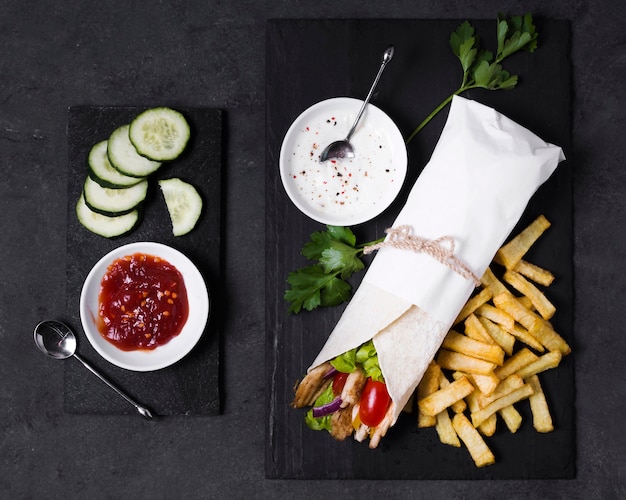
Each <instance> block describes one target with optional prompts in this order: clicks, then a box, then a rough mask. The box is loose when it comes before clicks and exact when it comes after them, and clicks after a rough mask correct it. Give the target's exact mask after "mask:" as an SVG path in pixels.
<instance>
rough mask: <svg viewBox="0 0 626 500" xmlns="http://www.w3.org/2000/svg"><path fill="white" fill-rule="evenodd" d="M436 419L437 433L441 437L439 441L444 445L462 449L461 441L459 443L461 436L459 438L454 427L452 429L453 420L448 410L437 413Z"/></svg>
mask: <svg viewBox="0 0 626 500" xmlns="http://www.w3.org/2000/svg"><path fill="white" fill-rule="evenodd" d="M435 418H436V419H437V424H436V425H435V429H436V431H437V435H438V436H439V441H441V442H442V443H443V444H449V445H450V446H454V447H456V448H460V447H461V441H459V436H457V434H456V431H455V430H454V427H452V420H451V419H450V414H449V413H448V410H447V409H446V410H443V411H442V412H440V413H437V416H436V417H435Z"/></svg>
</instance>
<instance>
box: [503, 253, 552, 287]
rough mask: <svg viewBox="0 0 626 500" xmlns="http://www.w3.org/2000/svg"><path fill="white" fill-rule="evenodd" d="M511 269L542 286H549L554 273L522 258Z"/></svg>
mask: <svg viewBox="0 0 626 500" xmlns="http://www.w3.org/2000/svg"><path fill="white" fill-rule="evenodd" d="M513 271H517V272H518V273H520V274H521V275H522V276H524V277H526V278H528V279H529V280H531V281H534V282H535V283H538V284H540V285H543V286H550V285H551V284H552V282H553V281H554V274H552V273H551V272H550V271H548V270H547V269H544V268H542V267H539V266H538V265H536V264H532V263H530V262H527V261H525V260H524V259H522V260H520V261H519V262H518V263H517V264H515V266H514V267H513Z"/></svg>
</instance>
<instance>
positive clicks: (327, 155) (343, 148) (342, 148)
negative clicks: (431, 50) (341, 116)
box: [320, 45, 394, 163]
mask: <svg viewBox="0 0 626 500" xmlns="http://www.w3.org/2000/svg"><path fill="white" fill-rule="evenodd" d="M393 53H394V47H393V45H390V46H389V47H387V49H385V52H384V53H383V61H382V63H381V65H380V69H379V70H378V74H377V75H376V78H375V79H374V83H373V84H372V87H371V88H370V91H369V93H368V94H367V97H366V98H365V101H363V105H362V106H361V109H360V110H359V113H358V114H357V115H356V120H354V125H352V128H351V129H350V131H349V132H348V135H347V136H346V138H345V139H344V140H343V141H335V142H333V143H332V144H329V145H328V146H326V149H324V151H322V154H321V156H320V161H321V162H322V163H324V162H326V161H328V160H334V159H342V158H354V148H353V147H352V144H350V137H352V134H353V133H354V131H355V130H356V126H357V125H358V124H359V122H360V121H361V117H362V116H363V111H365V108H366V106H367V104H368V103H369V101H370V99H371V97H372V94H373V93H374V89H375V88H376V85H377V84H378V80H380V75H382V73H383V70H384V69H385V66H387V63H388V62H389V61H391V58H392V57H393Z"/></svg>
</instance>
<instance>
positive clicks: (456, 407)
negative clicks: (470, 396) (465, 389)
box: [439, 372, 467, 413]
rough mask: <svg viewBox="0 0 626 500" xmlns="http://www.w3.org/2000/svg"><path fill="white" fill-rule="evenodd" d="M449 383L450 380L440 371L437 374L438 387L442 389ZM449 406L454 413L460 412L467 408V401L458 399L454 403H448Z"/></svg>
mask: <svg viewBox="0 0 626 500" xmlns="http://www.w3.org/2000/svg"><path fill="white" fill-rule="evenodd" d="M449 385H450V381H449V380H448V378H447V377H446V376H445V374H444V373H443V372H441V374H440V375H439V389H443V388H444V387H448V386H449ZM450 408H451V409H452V411H453V412H454V413H462V412H464V411H465V409H466V408H467V403H466V402H465V401H464V400H462V399H459V400H458V401H456V402H455V403H452V404H451V405H450Z"/></svg>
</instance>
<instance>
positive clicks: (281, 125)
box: [265, 19, 575, 479]
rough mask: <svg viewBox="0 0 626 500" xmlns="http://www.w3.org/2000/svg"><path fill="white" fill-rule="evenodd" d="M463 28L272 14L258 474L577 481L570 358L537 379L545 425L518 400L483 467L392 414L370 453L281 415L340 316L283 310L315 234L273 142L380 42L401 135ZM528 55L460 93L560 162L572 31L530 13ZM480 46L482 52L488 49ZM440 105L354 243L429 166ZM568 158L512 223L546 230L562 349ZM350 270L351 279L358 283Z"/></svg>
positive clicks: (415, 118)
mask: <svg viewBox="0 0 626 500" xmlns="http://www.w3.org/2000/svg"><path fill="white" fill-rule="evenodd" d="M460 22H461V20H321V21H313V20H271V21H269V22H268V25H267V47H266V50H267V61H266V117H267V143H268V146H267V151H266V162H267V168H266V296H267V308H266V384H267V415H266V418H267V422H266V423H267V427H266V457H265V472H266V476H267V477H268V478H298V479H302V478H313V479H315V478H329V479H330V478H364V479H436V478H439V479H515V478H524V479H526V478H571V477H573V476H574V475H575V423H574V417H575V408H574V379H573V378H574V371H573V361H574V359H573V358H574V355H570V356H568V357H567V358H565V359H564V360H563V362H562V363H561V366H559V368H558V369H557V370H552V371H550V372H546V373H544V374H542V376H541V380H542V384H543V387H544V390H545V392H546V394H547V398H548V401H549V403H550V406H551V410H552V416H553V419H554V422H555V427H556V430H555V431H554V432H552V433H549V434H539V433H537V432H535V431H534V429H533V428H532V421H531V419H530V417H529V412H528V410H527V408H526V405H523V404H519V405H517V406H518V407H519V408H518V410H519V411H520V413H522V415H523V416H524V424H523V425H522V427H521V429H520V430H519V431H518V432H517V434H515V435H511V434H510V433H508V431H506V430H505V429H502V427H503V426H502V425H500V429H499V430H498V432H497V434H496V435H495V436H493V437H492V438H489V440H488V444H489V446H490V447H491V449H492V450H493V452H494V453H495V455H496V459H497V463H496V464H495V465H492V466H489V467H486V468H482V469H477V468H476V467H475V466H474V464H473V462H472V460H471V459H470V457H469V454H468V453H467V451H466V450H465V449H463V448H462V449H456V448H452V447H450V446H445V445H442V444H440V443H439V441H438V438H437V436H436V433H435V431H434V429H422V430H418V429H417V428H416V424H415V420H414V419H415V417H414V416H411V415H403V416H401V417H400V419H399V421H398V423H397V424H396V426H395V427H394V428H392V429H391V430H390V432H389V433H388V434H387V436H386V437H385V438H384V439H383V442H382V444H381V445H380V446H379V448H378V449H376V450H369V449H368V447H367V445H366V444H363V443H357V442H355V441H354V440H352V439H348V440H346V441H345V442H341V443H339V442H335V441H334V440H332V438H330V436H329V435H327V434H326V433H323V432H322V433H320V432H314V431H311V430H309V429H308V428H306V426H305V424H304V422H303V412H302V411H301V410H294V409H292V408H290V406H289V403H290V402H291V400H292V398H293V386H294V383H295V382H296V380H298V379H299V378H301V377H302V375H303V374H304V373H305V371H306V368H307V367H308V366H309V364H310V363H311V362H312V361H313V359H314V357H315V356H316V354H317V353H318V352H319V349H320V348H321V347H322V345H323V344H324V342H325V340H326V338H327V336H328V334H329V333H330V331H331V329H332V328H333V327H334V325H335V323H336V322H337V320H338V319H339V317H340V315H341V313H342V310H343V308H342V307H337V308H333V309H324V310H322V309H319V310H315V311H313V312H306V311H305V312H302V313H300V314H299V315H291V316H290V315H287V307H288V305H287V303H286V302H284V301H283V299H282V296H283V293H284V290H285V288H286V281H285V280H286V277H287V273H288V272H289V271H292V270H295V269H297V268H298V267H302V266H304V265H306V264H307V262H306V261H305V259H304V258H303V257H302V256H301V255H300V253H299V252H300V250H301V248H302V245H303V244H304V243H305V242H306V241H307V240H308V237H309V234H310V233H311V232H313V231H317V230H321V229H323V226H322V225H321V224H318V223H316V222H314V221H312V220H310V219H308V218H307V217H306V216H304V215H302V214H301V213H300V212H298V210H297V209H296V208H295V207H294V206H293V205H292V204H291V202H290V201H289V199H288V198H287V196H286V194H285V192H284V189H283V187H282V185H281V182H280V177H279V174H278V156H279V151H280V146H281V142H282V138H283V136H284V134H285V132H286V131H287V129H288V127H289V125H290V124H291V122H292V121H293V120H294V119H295V118H296V117H297V116H298V115H299V114H300V113H301V112H302V111H303V110H305V109H306V108H307V107H309V106H310V105H312V104H314V103H316V102H318V101H320V100H323V99H327V98H330V97H336V96H350V97H358V98H363V96H365V95H366V94H367V91H368V89H369V85H370V84H371V81H372V79H373V77H374V75H375V73H376V70H377V69H378V65H379V62H380V57H381V54H382V51H383V50H384V48H385V47H386V46H387V45H388V44H390V43H392V44H394V45H395V48H396V52H395V56H394V59H393V61H392V62H391V63H390V64H389V65H388V67H387V69H386V70H385V74H384V75H383V77H382V79H381V81H380V83H379V86H378V89H377V92H376V93H375V96H374V100H373V102H374V103H375V104H376V105H377V106H379V107H380V108H382V109H383V110H384V111H386V112H387V113H388V114H389V115H390V116H391V117H392V119H394V121H396V123H397V124H398V126H399V127H400V130H401V131H402V132H403V133H404V135H405V137H406V136H408V135H409V134H410V133H411V131H412V130H413V129H414V128H415V127H416V126H417V124H418V123H419V122H420V121H421V120H422V119H423V118H424V117H425V116H427V115H428V114H429V113H430V111H432V109H433V108H434V107H435V106H436V105H437V104H439V103H440V102H441V101H442V100H443V99H444V98H445V97H446V96H447V95H448V94H449V93H450V92H452V91H454V90H455V89H456V88H457V87H458V85H459V83H460V79H461V76H462V73H461V69H460V64H459V63H458V60H457V59H456V58H455V56H454V55H453V53H452V51H451V49H450V47H449V45H448V39H449V36H450V33H452V32H453V31H454V30H455V29H456V27H457V26H458V25H459V24H460ZM472 24H473V25H474V26H475V27H476V29H477V31H478V33H479V34H480V35H481V37H482V40H483V47H486V48H490V49H492V50H493V49H494V48H495V47H494V46H493V43H495V21H487V20H479V21H472ZM536 25H537V28H538V30H539V32H540V39H539V45H540V47H539V49H538V50H537V51H536V52H535V53H534V54H532V55H528V54H517V55H515V56H513V57H512V58H511V60H510V61H509V60H507V61H505V64H504V66H505V68H506V69H508V70H509V71H510V72H511V73H514V74H520V75H522V76H521V78H520V83H519V85H518V88H517V89H515V90H513V91H497V92H488V91H484V90H476V91H472V92H470V93H466V94H464V96H465V97H468V98H471V99H475V100H477V101H479V102H482V103H484V104H487V105H490V106H493V107H495V108H496V109H497V110H498V111H500V112H502V113H504V114H505V115H507V116H509V117H510V118H511V119H513V120H515V121H517V122H518V123H520V124H522V125H523V126H525V127H527V128H529V129H530V130H532V131H534V132H535V133H536V134H538V135H539V136H540V137H542V138H543V139H544V140H546V141H548V142H552V143H555V144H559V145H560V146H562V147H563V148H564V151H565V154H566V156H568V154H569V153H570V150H571V138H570V105H571V97H570V69H569V68H570V67H569V39H570V28H569V24H568V23H567V22H565V21H558V20H547V19H538V20H536ZM490 43H491V44H492V45H490ZM446 118H447V111H444V112H442V113H440V114H439V116H438V117H437V118H436V119H435V120H433V121H432V122H431V123H430V124H429V125H428V126H427V127H426V128H425V129H424V130H423V131H422V132H420V134H419V135H418V137H417V138H416V140H414V141H413V142H412V143H411V144H410V146H409V151H408V153H409V174H408V178H407V181H406V183H405V186H404V188H403V191H402V193H401V195H400V197H399V199H398V201H397V202H396V203H395V204H394V205H393V206H392V207H390V209H388V210H387V211H386V212H385V213H383V214H382V215H381V216H379V217H378V218H377V219H375V220H374V221H371V222H369V223H365V224H362V225H359V226H356V227H353V228H352V229H353V230H354V232H355V233H356V235H357V240H358V241H360V242H366V241H371V240H373V239H375V238H377V237H380V236H381V235H382V234H383V231H384V229H385V228H386V227H388V226H389V224H390V223H391V222H392V221H393V220H394V218H395V216H396V215H397V213H398V211H399V209H400V208H401V206H402V204H403V200H404V199H405V197H406V195H407V194H408V190H409V189H410V188H411V186H412V185H413V184H414V182H415V180H416V178H417V176H418V174H419V173H420V171H421V169H422V168H423V166H424V165H425V164H426V163H427V161H428V159H429V157H430V154H431V152H432V149H433V148H434V146H435V144H436V142H437V139H438V137H439V134H440V133H441V129H442V127H443V124H444V122H445V119H446ZM572 170H573V162H572V160H571V159H569V160H568V161H566V162H564V163H561V165H560V166H559V168H558V169H557V172H556V173H555V174H554V175H553V177H552V178H551V179H550V180H549V181H548V182H547V183H546V184H545V185H544V186H542V187H541V188H540V190H539V191H538V192H537V194H536V195H535V196H534V197H533V199H532V200H531V202H530V204H529V206H528V208H527V210H526V212H525V215H524V216H523V218H522V220H521V221H520V224H519V228H521V227H523V226H524V225H526V224H527V223H529V222H530V221H531V220H532V219H534V218H535V217H536V216H537V215H539V214H541V213H543V214H545V215H546V216H547V217H548V219H549V220H551V221H552V223H553V227H552V228H551V229H550V230H549V232H548V233H547V234H546V235H545V236H544V237H543V238H542V240H541V241H540V242H539V243H538V244H537V245H536V247H535V248H534V249H533V250H532V253H531V255H529V260H531V261H534V262H535V263H537V264H539V265H542V266H545V267H547V268H549V269H551V270H552V271H553V272H554V273H555V274H556V276H557V277H558V279H557V280H556V282H555V284H553V286H552V287H551V288H550V291H549V297H550V298H551V300H553V302H554V303H555V304H556V305H557V308H558V312H557V315H556V316H555V318H554V325H555V328H556V329H557V331H559V332H560V333H561V334H562V335H563V336H564V337H565V338H566V339H567V340H568V342H569V343H570V344H571V345H573V346H574V348H575V344H574V342H573V291H572V290H573V272H572V268H573V234H572V231H573V221H572V208H573V200H572V182H573V172H572ZM361 278H362V274H361V275H360V276H357V277H356V278H355V279H354V280H353V285H354V286H358V282H359V280H360V279H361Z"/></svg>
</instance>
